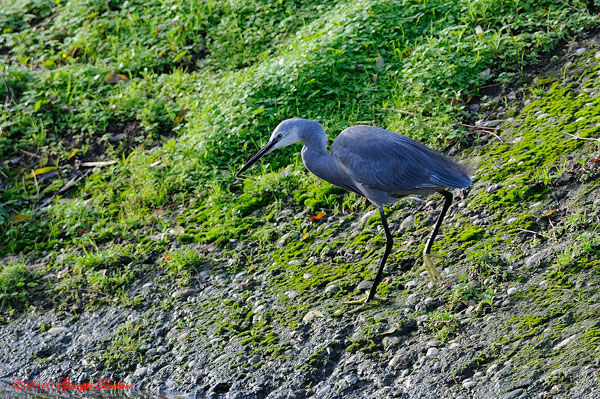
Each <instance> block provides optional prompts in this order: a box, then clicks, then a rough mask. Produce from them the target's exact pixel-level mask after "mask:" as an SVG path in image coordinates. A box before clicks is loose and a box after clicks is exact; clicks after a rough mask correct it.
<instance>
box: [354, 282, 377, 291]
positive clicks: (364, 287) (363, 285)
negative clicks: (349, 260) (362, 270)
mask: <svg viewBox="0 0 600 399" xmlns="http://www.w3.org/2000/svg"><path fill="white" fill-rule="evenodd" d="M372 286H373V282H372V281H369V280H364V281H361V282H360V283H359V284H358V287H356V289H358V290H359V291H366V290H370V289H371V287H372Z"/></svg>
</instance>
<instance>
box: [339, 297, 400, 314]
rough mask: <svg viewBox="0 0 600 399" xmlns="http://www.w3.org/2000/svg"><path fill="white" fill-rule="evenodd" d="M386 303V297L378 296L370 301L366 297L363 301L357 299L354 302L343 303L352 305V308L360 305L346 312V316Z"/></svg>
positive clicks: (387, 299)
mask: <svg viewBox="0 0 600 399" xmlns="http://www.w3.org/2000/svg"><path fill="white" fill-rule="evenodd" d="M387 301H389V298H388V297H380V296H378V295H375V296H374V297H373V298H372V299H371V300H369V297H367V299H364V300H362V299H358V300H356V301H346V302H344V304H345V305H352V306H354V305H360V306H358V307H356V308H354V309H351V310H349V311H347V312H346V314H353V313H358V312H360V311H362V310H364V309H366V308H368V307H369V306H371V305H374V304H376V303H380V302H387Z"/></svg>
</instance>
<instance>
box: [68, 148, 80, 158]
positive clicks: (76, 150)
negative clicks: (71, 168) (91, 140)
mask: <svg viewBox="0 0 600 399" xmlns="http://www.w3.org/2000/svg"><path fill="white" fill-rule="evenodd" d="M77 152H79V148H75V149H74V150H73V151H71V153H70V154H69V159H71V158H73V157H74V156H75V155H77Z"/></svg>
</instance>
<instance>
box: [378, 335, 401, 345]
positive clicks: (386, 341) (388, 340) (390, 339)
mask: <svg viewBox="0 0 600 399" xmlns="http://www.w3.org/2000/svg"><path fill="white" fill-rule="evenodd" d="M398 342H400V338H398V337H383V339H382V340H381V344H382V345H383V347H384V348H389V347H390V346H394V345H396V344H397V343H398Z"/></svg>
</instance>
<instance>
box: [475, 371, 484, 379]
mask: <svg viewBox="0 0 600 399" xmlns="http://www.w3.org/2000/svg"><path fill="white" fill-rule="evenodd" d="M483 377H485V373H484V372H483V371H478V372H476V373H475V374H473V378H475V379H476V380H480V379H482V378H483Z"/></svg>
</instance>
